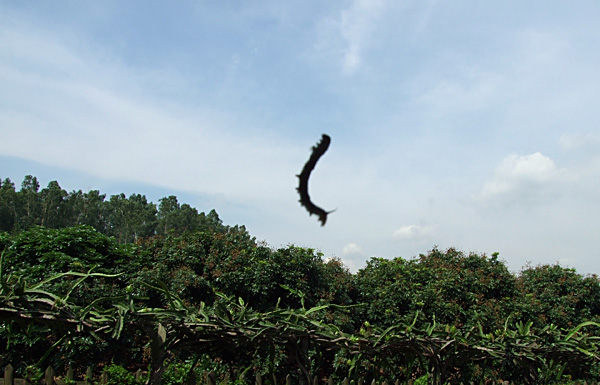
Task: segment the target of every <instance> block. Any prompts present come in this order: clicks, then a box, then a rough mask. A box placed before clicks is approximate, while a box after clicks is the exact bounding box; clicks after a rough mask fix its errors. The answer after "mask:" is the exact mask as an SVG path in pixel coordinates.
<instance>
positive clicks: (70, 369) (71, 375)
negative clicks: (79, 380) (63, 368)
mask: <svg viewBox="0 0 600 385" xmlns="http://www.w3.org/2000/svg"><path fill="white" fill-rule="evenodd" d="M74 377H75V375H74V374H73V368H72V367H71V366H70V365H69V369H67V375H66V376H65V378H66V379H67V380H69V381H73V378H74Z"/></svg>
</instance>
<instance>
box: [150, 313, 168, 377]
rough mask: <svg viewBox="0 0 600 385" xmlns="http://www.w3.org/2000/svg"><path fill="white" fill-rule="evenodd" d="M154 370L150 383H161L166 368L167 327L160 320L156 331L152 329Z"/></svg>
mask: <svg viewBox="0 0 600 385" xmlns="http://www.w3.org/2000/svg"><path fill="white" fill-rule="evenodd" d="M151 336H152V344H151V351H152V364H151V368H152V372H151V373H150V379H149V382H148V384H150V385H160V384H161V381H162V374H163V371H164V370H165V367H164V362H165V357H166V352H165V342H166V341H167V329H165V326H164V325H163V324H162V323H160V322H158V325H157V328H156V332H154V330H152V334H151Z"/></svg>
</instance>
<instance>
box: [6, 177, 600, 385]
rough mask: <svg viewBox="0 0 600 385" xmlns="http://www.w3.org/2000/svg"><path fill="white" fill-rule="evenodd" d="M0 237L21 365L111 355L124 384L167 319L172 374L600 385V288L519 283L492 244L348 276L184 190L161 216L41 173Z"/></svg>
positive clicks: (572, 274)
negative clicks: (485, 250) (183, 199)
mask: <svg viewBox="0 0 600 385" xmlns="http://www.w3.org/2000/svg"><path fill="white" fill-rule="evenodd" d="M42 224H43V225H44V226H41V225H42ZM69 224H86V225H89V226H75V227H65V226H68V225H69ZM92 226H93V227H92ZM0 230H4V231H5V232H0V250H2V263H1V264H0V352H2V353H1V356H2V358H4V359H5V360H10V361H12V362H19V363H21V364H20V365H21V366H20V368H19V370H21V371H22V370H23V369H24V368H25V366H27V365H36V364H39V363H40V362H45V361H48V362H49V363H51V364H52V365H53V366H56V367H61V366H64V365H67V364H71V363H80V364H83V365H86V364H89V363H97V362H101V363H104V364H108V363H111V362H112V363H113V364H114V366H115V368H114V371H115V373H114V374H115V375H116V376H123V379H122V380H121V379H120V380H119V381H123V382H120V383H127V381H129V380H128V379H127V378H125V377H126V375H125V373H124V372H123V371H122V369H123V367H127V369H132V368H139V367H146V366H147V365H148V364H149V362H151V354H150V351H149V346H150V344H149V342H150V340H151V339H152V338H155V337H153V335H154V334H153V332H151V331H152V330H154V329H155V328H156V324H157V323H161V324H162V325H164V326H165V328H166V336H167V343H166V349H167V351H168V353H169V354H168V355H167V356H168V357H169V359H168V361H169V362H170V364H169V366H167V367H166V370H165V372H164V376H163V377H164V381H165V383H173V384H175V383H182V382H183V381H185V379H186V378H187V376H189V374H190V373H192V372H193V373H194V374H196V375H198V376H200V375H201V371H202V370H204V369H211V370H213V371H214V372H215V375H216V377H217V378H218V379H220V380H225V379H226V378H229V379H232V381H237V382H239V383H240V384H241V382H243V381H244V378H245V376H246V375H247V374H248V375H249V374H255V373H261V374H263V375H265V376H266V378H269V379H270V378H272V375H276V376H278V378H282V376H283V375H284V374H287V373H294V375H295V376H296V377H295V378H294V380H295V381H298V382H308V381H309V379H310V376H309V374H318V376H319V377H329V376H333V377H334V378H337V379H340V380H341V379H343V378H344V377H346V376H347V375H348V374H349V373H350V374H352V375H360V376H364V377H365V378H366V379H368V380H369V381H370V380H372V379H375V380H377V381H383V380H387V381H388V382H392V381H396V380H400V381H404V380H406V379H408V378H413V379H417V381H425V382H427V381H437V383H441V382H442V381H447V382H448V383H459V382H464V383H470V382H474V383H499V382H502V381H511V382H512V383H523V384H528V383H535V384H557V383H564V382H565V381H568V380H572V381H576V380H578V379H586V380H596V381H597V380H600V365H599V351H598V347H599V346H598V338H600V337H598V336H599V335H600V329H599V326H598V325H599V321H600V317H599V315H600V281H599V280H598V277H596V276H587V277H583V276H581V275H580V274H577V273H576V271H575V270H573V269H568V268H563V267H560V266H558V265H544V266H537V267H527V268H526V269H524V270H523V271H522V272H520V273H519V274H517V275H515V274H512V273H511V272H510V271H509V270H508V269H507V267H506V266H505V264H504V263H503V262H502V261H500V260H499V259H498V255H497V254H492V256H486V255H478V254H465V253H463V252H460V251H457V250H455V249H448V250H445V251H441V250H438V249H433V250H431V251H430V252H428V253H427V254H423V255H420V256H419V257H418V258H415V259H410V260H407V259H403V258H395V259H392V260H388V259H383V258H373V259H371V260H370V261H368V262H367V265H366V266H365V267H364V268H363V269H361V270H360V271H359V272H358V273H357V274H351V273H350V272H349V271H348V269H347V268H346V267H345V266H344V265H343V264H342V263H341V261H340V260H339V259H335V258H334V259H329V260H326V261H324V260H323V256H322V254H321V253H319V252H315V251H314V250H312V249H306V248H301V247H296V246H293V245H290V246H287V247H285V248H279V249H273V248H270V247H267V246H266V245H264V244H258V243H257V242H256V240H255V239H254V238H253V237H252V236H251V235H250V234H249V233H248V231H247V230H246V229H245V227H244V226H224V225H223V223H222V221H221V220H220V218H219V216H218V214H217V213H216V212H215V211H214V210H212V211H210V212H209V214H207V215H205V214H204V213H198V212H197V211H196V210H195V209H193V208H192V207H190V206H189V205H186V204H182V205H180V204H179V202H178V201H177V198H176V197H174V196H170V197H168V198H163V199H161V200H160V205H159V207H158V210H157V209H156V206H155V205H154V204H152V203H151V202H148V201H147V200H146V198H145V197H144V196H143V195H139V194H133V195H132V196H130V197H126V196H125V195H124V194H120V195H117V196H113V197H111V198H110V199H109V200H108V201H106V200H105V196H104V195H101V194H99V192H97V191H90V192H89V193H82V192H81V191H79V192H73V193H66V192H65V191H64V190H62V189H61V188H60V186H59V185H58V183H56V182H51V183H50V184H49V185H48V187H47V188H45V189H43V190H41V191H40V190H39V183H38V182H37V179H36V178H35V177H31V176H28V177H26V178H25V180H24V181H23V184H22V187H21V191H19V192H16V191H15V188H14V184H13V183H12V182H11V181H10V180H8V179H5V180H4V181H2V182H1V183H0ZM199 352H202V354H199ZM117 357H121V359H120V360H119V359H118V358H117ZM119 366H120V367H121V369H119V368H118V367H119ZM298 369H299V370H300V371H298ZM269 381H270V380H269Z"/></svg>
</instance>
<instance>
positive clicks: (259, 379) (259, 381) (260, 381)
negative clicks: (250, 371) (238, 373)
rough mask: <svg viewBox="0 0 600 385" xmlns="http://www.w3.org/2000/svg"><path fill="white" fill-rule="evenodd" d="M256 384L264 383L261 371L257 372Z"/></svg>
mask: <svg viewBox="0 0 600 385" xmlns="http://www.w3.org/2000/svg"><path fill="white" fill-rule="evenodd" d="M254 384H255V385H262V376H261V375H260V373H256V381H255V382H254ZM209 385H210V384H209Z"/></svg>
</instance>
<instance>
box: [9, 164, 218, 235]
mask: <svg viewBox="0 0 600 385" xmlns="http://www.w3.org/2000/svg"><path fill="white" fill-rule="evenodd" d="M78 225H88V226H91V227H93V228H94V229H96V230H97V231H99V232H100V233H102V234H105V235H108V236H113V237H115V238H116V240H117V242H119V243H131V242H134V241H135V240H137V239H140V238H143V237H149V236H153V235H168V234H181V233H183V232H190V231H197V230H202V229H205V228H210V227H215V226H216V227H218V226H220V225H222V223H221V220H220V219H219V216H218V214H217V212H216V211H215V210H211V211H210V212H209V213H208V214H205V213H204V212H200V213H199V212H198V210H196V209H195V208H193V207H191V206H190V205H189V204H187V203H183V204H180V203H179V202H178V201H177V197H175V196H173V195H171V196H168V197H164V198H161V199H160V200H159V204H158V207H157V205H156V204H155V203H152V202H149V201H148V200H147V199H146V196H144V195H141V194H131V195H130V196H129V197H127V196H126V195H125V194H123V193H121V194H117V195H112V196H110V197H109V198H108V199H107V197H106V194H101V193H100V191H98V190H90V191H88V192H83V191H81V190H78V191H72V192H70V193H69V192H67V191H66V190H64V189H62V188H61V187H60V185H59V184H58V182H57V181H51V182H50V183H48V186H47V187H45V188H43V189H41V190H40V184H39V182H38V179H37V177H35V176H32V175H27V176H25V178H24V179H23V182H22V183H21V188H20V190H19V191H17V190H16V188H15V184H14V183H13V182H12V181H11V180H10V178H5V179H4V180H1V179H0V231H7V232H18V231H22V230H26V229H29V228H31V227H33V226H44V227H47V228H54V229H57V228H63V227H70V226H78Z"/></svg>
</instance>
